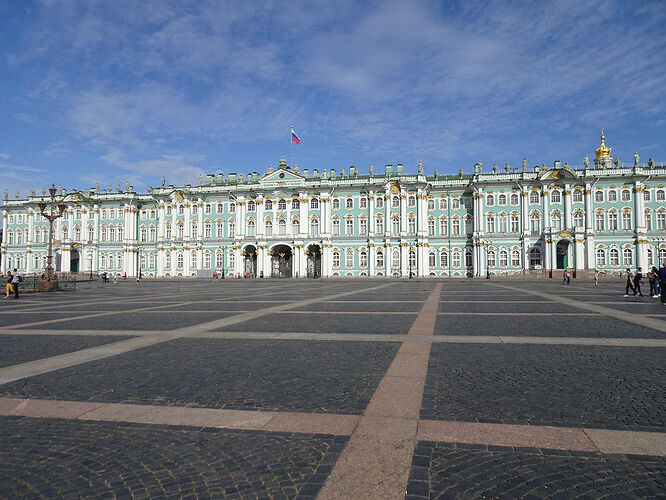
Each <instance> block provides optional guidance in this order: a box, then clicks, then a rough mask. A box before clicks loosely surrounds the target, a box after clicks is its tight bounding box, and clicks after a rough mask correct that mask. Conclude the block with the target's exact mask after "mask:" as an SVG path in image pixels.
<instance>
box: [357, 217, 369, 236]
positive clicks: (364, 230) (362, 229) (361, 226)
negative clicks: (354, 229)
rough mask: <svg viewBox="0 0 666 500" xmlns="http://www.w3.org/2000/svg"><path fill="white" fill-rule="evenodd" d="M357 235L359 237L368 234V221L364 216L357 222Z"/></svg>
mask: <svg viewBox="0 0 666 500" xmlns="http://www.w3.org/2000/svg"><path fill="white" fill-rule="evenodd" d="M358 233H359V234H360V235H361V236H365V235H367V234H368V219H366V218H365V215H364V216H362V217H361V218H360V219H359V221H358Z"/></svg>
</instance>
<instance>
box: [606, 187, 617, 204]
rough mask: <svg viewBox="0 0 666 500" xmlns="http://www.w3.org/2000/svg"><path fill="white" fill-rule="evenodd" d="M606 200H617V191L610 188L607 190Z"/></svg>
mask: <svg viewBox="0 0 666 500" xmlns="http://www.w3.org/2000/svg"><path fill="white" fill-rule="evenodd" d="M608 201H609V202H615V201H617V191H615V190H613V189H611V190H610V191H608Z"/></svg>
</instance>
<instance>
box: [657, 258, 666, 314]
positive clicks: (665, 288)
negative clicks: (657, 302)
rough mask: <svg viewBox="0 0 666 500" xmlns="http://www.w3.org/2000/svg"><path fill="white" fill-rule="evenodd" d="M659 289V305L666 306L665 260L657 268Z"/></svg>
mask: <svg viewBox="0 0 666 500" xmlns="http://www.w3.org/2000/svg"><path fill="white" fill-rule="evenodd" d="M659 288H660V289H661V305H663V306H666V260H665V261H664V262H662V263H661V267H660V268H659Z"/></svg>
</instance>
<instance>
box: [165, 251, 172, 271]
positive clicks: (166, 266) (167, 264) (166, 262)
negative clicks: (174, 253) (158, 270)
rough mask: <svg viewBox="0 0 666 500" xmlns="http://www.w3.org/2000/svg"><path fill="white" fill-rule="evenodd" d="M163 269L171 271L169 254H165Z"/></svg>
mask: <svg viewBox="0 0 666 500" xmlns="http://www.w3.org/2000/svg"><path fill="white" fill-rule="evenodd" d="M164 267H165V268H166V269H167V270H170V269H171V252H167V254H166V256H165V258H164Z"/></svg>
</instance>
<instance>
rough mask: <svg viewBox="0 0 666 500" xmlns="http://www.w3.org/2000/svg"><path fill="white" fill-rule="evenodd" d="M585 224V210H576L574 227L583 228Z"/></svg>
mask: <svg viewBox="0 0 666 500" xmlns="http://www.w3.org/2000/svg"><path fill="white" fill-rule="evenodd" d="M583 224H584V216H583V212H574V214H573V225H574V227H578V228H582V227H583Z"/></svg>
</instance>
